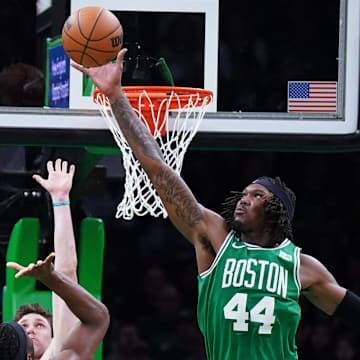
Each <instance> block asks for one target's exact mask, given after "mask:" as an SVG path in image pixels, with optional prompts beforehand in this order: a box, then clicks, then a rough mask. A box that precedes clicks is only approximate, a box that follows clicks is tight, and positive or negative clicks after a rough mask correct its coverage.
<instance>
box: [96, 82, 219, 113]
mask: <svg viewBox="0 0 360 360" xmlns="http://www.w3.org/2000/svg"><path fill="white" fill-rule="evenodd" d="M122 89H123V90H124V92H125V94H126V96H127V98H128V99H129V101H130V103H131V104H132V105H133V104H135V103H136V102H137V101H138V99H139V97H140V95H141V94H143V93H144V92H146V94H147V96H148V97H149V98H150V99H151V101H152V104H153V105H154V107H155V109H156V108H157V107H158V106H159V105H160V104H161V102H162V101H163V100H164V99H169V98H170V97H171V96H174V98H173V101H171V102H170V103H169V104H168V108H169V109H178V108H179V105H180V106H181V107H183V106H186V105H187V104H188V103H189V99H190V98H191V97H193V98H194V101H195V99H197V100H200V101H199V104H198V106H202V105H204V100H205V99H206V98H207V100H206V103H205V104H208V103H210V101H211V98H212V94H213V93H212V91H210V90H205V89H200V88H192V87H181V86H123V87H122ZM101 94H102V92H101V91H100V90H99V89H95V90H94V92H93V100H94V102H96V98H97V97H98V95H101Z"/></svg>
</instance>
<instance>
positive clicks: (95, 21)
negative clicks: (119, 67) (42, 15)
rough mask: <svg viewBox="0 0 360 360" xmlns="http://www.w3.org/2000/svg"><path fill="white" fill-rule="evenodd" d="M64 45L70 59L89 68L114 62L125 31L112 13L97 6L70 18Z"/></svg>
mask: <svg viewBox="0 0 360 360" xmlns="http://www.w3.org/2000/svg"><path fill="white" fill-rule="evenodd" d="M62 42H63V46H64V49H65V51H66V53H67V54H68V55H69V57H70V58H71V59H72V60H74V61H75V62H77V63H78V64H80V65H83V66H86V67H94V66H100V65H103V64H106V63H108V62H109V61H111V60H113V59H114V58H115V57H116V55H117V53H118V52H119V50H120V49H121V46H122V44H123V29H122V26H121V24H120V21H119V20H118V18H117V17H116V16H115V15H114V14H113V13H112V12H111V11H109V10H106V9H104V8H101V7H97V6H88V7H84V8H81V9H79V10H77V11H75V12H74V13H73V14H71V15H70V16H69V17H68V19H67V20H66V21H65V24H64V26H63V30H62Z"/></svg>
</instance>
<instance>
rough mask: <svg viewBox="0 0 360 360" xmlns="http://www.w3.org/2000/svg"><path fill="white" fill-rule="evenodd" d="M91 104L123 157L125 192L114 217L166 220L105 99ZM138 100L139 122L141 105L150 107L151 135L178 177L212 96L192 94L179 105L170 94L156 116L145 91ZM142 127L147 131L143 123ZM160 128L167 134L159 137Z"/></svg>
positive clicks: (160, 202)
mask: <svg viewBox="0 0 360 360" xmlns="http://www.w3.org/2000/svg"><path fill="white" fill-rule="evenodd" d="M194 90H196V89H194ZM94 101H95V103H97V104H98V106H99V109H100V111H101V113H102V115H103V117H104V119H105V120H106V123H107V125H108V126H109V128H110V130H111V132H112V134H113V136H114V139H115V141H116V143H117V145H118V147H119V148H120V150H121V152H122V155H123V166H124V169H125V176H126V177H125V185H124V186H125V192H124V197H123V199H122V201H121V202H120V204H119V205H118V207H117V212H116V218H120V217H122V218H123V219H125V220H131V219H132V218H133V217H134V215H138V216H144V215H147V214H150V215H151V216H154V217H159V216H161V215H162V216H163V218H166V217H167V212H166V210H165V208H164V205H163V203H162V201H161V199H160V197H159V195H158V194H157V192H156V190H155V189H154V187H153V185H152V183H151V181H150V179H149V177H148V176H147V175H146V173H145V171H144V170H143V168H142V167H141V165H140V162H139V161H138V160H137V159H136V158H135V156H134V154H133V152H132V150H131V148H130V147H129V145H128V143H127V141H126V139H125V137H124V135H123V134H122V132H121V130H120V128H119V125H118V123H117V121H116V119H115V117H114V114H113V112H112V110H111V107H110V105H109V101H108V99H107V98H106V97H105V96H104V95H103V94H101V93H100V94H98V95H97V97H96V98H95V99H94ZM138 101H139V102H138V104H139V106H138V108H139V109H140V111H139V110H137V109H134V110H135V112H136V113H137V115H138V117H139V118H141V119H144V115H143V114H142V113H141V108H142V107H143V106H144V105H143V104H144V103H146V104H150V108H151V114H152V117H153V119H154V124H155V131H154V134H153V136H154V138H155V140H156V142H157V143H158V145H159V147H160V150H161V152H162V154H163V156H164V159H165V161H166V163H167V164H168V165H169V166H170V167H171V168H172V169H174V170H175V171H176V172H177V173H178V174H180V172H181V168H182V164H183V160H184V155H185V152H186V150H187V148H188V146H189V144H190V142H191V140H192V138H193V137H194V135H195V134H196V132H197V131H198V129H199V126H200V122H201V120H202V119H203V117H204V114H205V112H206V110H207V107H208V105H209V104H210V102H211V96H207V97H201V96H199V94H197V93H194V94H192V95H190V97H189V101H188V103H187V104H186V105H185V106H182V105H181V102H180V99H179V95H178V94H176V93H175V92H172V93H171V95H170V96H169V97H168V98H164V99H163V100H162V101H161V103H160V106H159V109H158V111H157V113H155V111H154V108H153V105H152V101H151V99H150V97H149V95H148V93H147V92H146V91H145V90H143V91H142V92H141V94H140V96H139V100H138ZM174 102H175V103H177V104H178V106H177V110H176V111H174V110H171V109H170V104H174ZM148 106H149V105H148ZM162 109H165V119H164V121H163V122H162V124H161V126H160V113H161V110H162ZM170 112H171V113H170ZM145 124H146V126H147V127H148V129H149V126H148V125H147V122H146V121H145ZM163 127H166V131H165V135H164V136H161V130H162V128H163Z"/></svg>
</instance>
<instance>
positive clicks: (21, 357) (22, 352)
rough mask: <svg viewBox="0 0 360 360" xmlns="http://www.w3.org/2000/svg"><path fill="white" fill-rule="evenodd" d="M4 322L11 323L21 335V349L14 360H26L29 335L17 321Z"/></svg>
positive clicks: (19, 335)
mask: <svg viewBox="0 0 360 360" xmlns="http://www.w3.org/2000/svg"><path fill="white" fill-rule="evenodd" d="M4 324H8V325H10V326H11V327H12V328H13V329H14V330H15V331H16V333H17V335H18V337H19V344H20V345H19V350H18V352H17V354H16V357H15V359H14V360H25V359H26V355H27V336H26V333H25V330H24V328H23V327H22V326H21V325H19V324H18V323H17V322H15V321H9V322H5V323H4Z"/></svg>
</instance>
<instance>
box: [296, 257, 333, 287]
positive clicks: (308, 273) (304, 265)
mask: <svg viewBox="0 0 360 360" xmlns="http://www.w3.org/2000/svg"><path fill="white" fill-rule="evenodd" d="M332 278H333V277H332V275H331V274H330V272H329V271H328V270H327V268H326V267H325V266H324V265H323V264H322V263H321V262H320V261H319V260H318V259H316V258H315V257H313V256H311V255H307V254H303V253H301V254H300V281H301V287H302V289H307V288H309V287H310V286H312V285H314V284H315V283H319V282H322V281H328V280H330V279H332Z"/></svg>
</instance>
